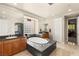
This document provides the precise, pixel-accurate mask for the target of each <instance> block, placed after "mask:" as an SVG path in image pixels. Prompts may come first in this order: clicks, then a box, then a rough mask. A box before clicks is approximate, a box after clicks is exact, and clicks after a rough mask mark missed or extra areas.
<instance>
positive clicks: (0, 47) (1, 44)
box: [0, 41, 3, 56]
mask: <svg viewBox="0 0 79 59" xmlns="http://www.w3.org/2000/svg"><path fill="white" fill-rule="evenodd" d="M2 52H3V41H0V56H2V55H3V53H2Z"/></svg>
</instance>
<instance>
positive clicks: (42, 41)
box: [28, 37, 48, 44]
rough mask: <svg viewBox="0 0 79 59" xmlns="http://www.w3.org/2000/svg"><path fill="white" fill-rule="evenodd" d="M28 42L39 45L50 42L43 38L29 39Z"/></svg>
mask: <svg viewBox="0 0 79 59" xmlns="http://www.w3.org/2000/svg"><path fill="white" fill-rule="evenodd" d="M28 41H31V42H34V43H37V44H46V43H48V41H47V40H46V39H43V38H39V37H31V38H29V39H28Z"/></svg>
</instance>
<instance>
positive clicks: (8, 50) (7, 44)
mask: <svg viewBox="0 0 79 59" xmlns="http://www.w3.org/2000/svg"><path fill="white" fill-rule="evenodd" d="M3 55H4V56H8V55H12V41H11V40H7V41H4V42H3Z"/></svg>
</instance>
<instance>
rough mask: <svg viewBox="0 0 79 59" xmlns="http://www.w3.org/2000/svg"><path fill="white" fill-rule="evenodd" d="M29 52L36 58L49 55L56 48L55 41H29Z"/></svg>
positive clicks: (33, 39) (30, 39)
mask: <svg viewBox="0 0 79 59" xmlns="http://www.w3.org/2000/svg"><path fill="white" fill-rule="evenodd" d="M27 44H28V51H29V52H31V53H32V54H33V55H35V56H42V55H49V54H50V53H51V52H52V51H53V50H54V49H55V48H56V42H55V41H50V42H49V41H48V40H46V39H43V38H39V37H31V38H29V39H27Z"/></svg>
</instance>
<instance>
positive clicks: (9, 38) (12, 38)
mask: <svg viewBox="0 0 79 59" xmlns="http://www.w3.org/2000/svg"><path fill="white" fill-rule="evenodd" d="M13 38H17V36H12V37H6V39H13Z"/></svg>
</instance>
